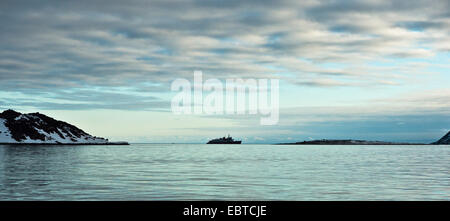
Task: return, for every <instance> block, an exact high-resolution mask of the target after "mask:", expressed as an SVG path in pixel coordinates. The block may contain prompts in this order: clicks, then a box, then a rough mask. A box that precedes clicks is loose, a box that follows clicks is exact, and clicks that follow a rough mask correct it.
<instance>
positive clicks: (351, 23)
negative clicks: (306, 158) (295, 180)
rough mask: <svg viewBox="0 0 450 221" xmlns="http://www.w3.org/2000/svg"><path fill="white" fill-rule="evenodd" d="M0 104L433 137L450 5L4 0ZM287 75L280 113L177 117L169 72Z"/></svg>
mask: <svg viewBox="0 0 450 221" xmlns="http://www.w3.org/2000/svg"><path fill="white" fill-rule="evenodd" d="M0 31H1V32H0V111H1V110H5V109H9V108H11V109H15V110H17V111H20V112H25V113H28V112H40V113H44V114H46V115H49V116H51V117H54V118H56V119H59V120H64V121H67V122H69V123H71V124H74V125H76V126H78V127H80V128H81V129H83V130H85V131H86V132H88V133H90V134H93V135H96V136H103V137H106V138H110V140H127V141H129V142H153V143H165V142H170V143H171V142H186V143H196V142H206V141H207V140H208V139H210V138H216V137H221V136H224V135H227V134H231V135H232V136H234V137H236V138H238V139H242V140H243V142H244V143H277V142H291V141H292V142H294V141H303V140H311V139H347V138H348V139H366V140H384V141H404V142H432V141H435V140H437V139H439V138H440V137H441V136H443V135H444V134H445V133H446V132H447V131H449V130H450V120H449V119H450V118H449V116H450V87H449V82H450V74H449V70H450V56H449V51H450V2H449V1H447V0H436V1H434V0H425V1H422V0H412V1H385V0H366V1H353V0H346V1H335V0H333V1H331V0H324V1H320V0H314V1H308V0H306V1H296V0H280V1H268V0H259V1H241V0H226V1H225V0H223V1H222V0H186V1H181V0H170V1H167V0H160V1H159V0H152V1H118V0H117V1H114V0H109V1H92V0H90V1H84V0H79V1H67V2H66V1H56V0H55V1H53V0H49V1H45V0H43V1H21V0H14V1H8V0H2V1H1V2H0ZM195 70H201V71H202V72H203V75H204V78H217V79H219V80H225V79H227V78H244V79H248V78H252V79H261V78H268V79H272V78H274V79H279V81H280V117H279V123H278V124H277V125H271V126H262V125H260V124H259V118H260V116H254V115H174V114H173V113H172V112H171V108H170V102H171V99H172V97H173V92H171V90H170V88H171V83H172V82H173V81H174V80H175V79H177V78H185V79H188V80H192V79H193V72H194V71H195Z"/></svg>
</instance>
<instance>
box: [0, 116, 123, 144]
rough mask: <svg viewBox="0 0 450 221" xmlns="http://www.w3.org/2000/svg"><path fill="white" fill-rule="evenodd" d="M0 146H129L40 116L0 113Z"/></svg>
mask: <svg viewBox="0 0 450 221" xmlns="http://www.w3.org/2000/svg"><path fill="white" fill-rule="evenodd" d="M0 144H37V145H43V144H44V145H47V144H55V145H80V144H82V145H127V144H128V143H127V142H110V141H109V140H108V139H105V138H102V137H96V136H92V135H90V134H88V133H86V132H84V131H83V130H81V129H79V128H77V127H76V126H74V125H71V124H69V123H66V122H64V121H59V120H55V119H53V118H51V117H48V116H46V115H44V114H41V113H30V114H22V113H19V112H16V111H14V110H6V111H3V112H2V113H0Z"/></svg>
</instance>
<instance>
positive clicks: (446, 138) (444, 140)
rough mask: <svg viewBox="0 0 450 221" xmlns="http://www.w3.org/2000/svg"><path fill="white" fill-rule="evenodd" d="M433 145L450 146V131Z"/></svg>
mask: <svg viewBox="0 0 450 221" xmlns="http://www.w3.org/2000/svg"><path fill="white" fill-rule="evenodd" d="M433 144H450V131H449V132H448V133H447V134H446V135H444V136H443V137H442V138H441V139H439V140H438V141H436V142H434V143H433Z"/></svg>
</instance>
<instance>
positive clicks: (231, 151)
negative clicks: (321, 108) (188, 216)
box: [0, 144, 450, 200]
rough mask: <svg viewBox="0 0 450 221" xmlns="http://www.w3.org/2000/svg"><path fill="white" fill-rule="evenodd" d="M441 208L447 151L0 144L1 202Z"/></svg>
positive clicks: (448, 177)
mask: <svg viewBox="0 0 450 221" xmlns="http://www.w3.org/2000/svg"><path fill="white" fill-rule="evenodd" d="M449 199H450V146H448V145H440V146H431V145H430V146H425V145H424V146H420V145H418V146H415V145H414V146H413V145H408V146H401V145H400V146H391V145H390V146H356V145H355V146H327V145H318V146H315V145H303V146H293V145H203V144H132V145H130V146H53V145H52V146H8V145H0V200H449Z"/></svg>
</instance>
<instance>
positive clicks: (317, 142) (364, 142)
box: [279, 139, 424, 145]
mask: <svg viewBox="0 0 450 221" xmlns="http://www.w3.org/2000/svg"><path fill="white" fill-rule="evenodd" d="M279 145H424V144H423V143H397V142H385V141H367V140H327V139H323V140H311V141H301V142H295V143H280V144H279Z"/></svg>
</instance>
